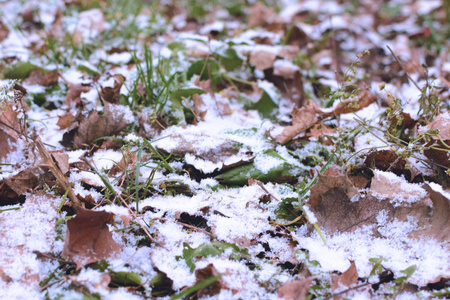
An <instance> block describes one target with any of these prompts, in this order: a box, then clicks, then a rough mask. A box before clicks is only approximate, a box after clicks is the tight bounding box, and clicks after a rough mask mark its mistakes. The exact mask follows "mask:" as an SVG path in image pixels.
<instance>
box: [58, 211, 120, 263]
mask: <svg viewBox="0 0 450 300" xmlns="http://www.w3.org/2000/svg"><path fill="white" fill-rule="evenodd" d="M113 221H114V214H112V213H108V212H105V211H91V210H87V209H84V208H80V209H79V211H78V213H77V215H76V217H75V218H73V219H70V220H69V221H67V233H66V238H65V241H64V249H63V253H62V256H63V257H64V258H71V259H73V261H74V262H75V263H76V264H77V267H78V268H80V267H82V266H85V265H87V264H90V263H93V262H96V261H99V260H101V259H107V258H111V257H113V256H114V255H115V254H116V253H117V252H119V251H120V250H121V248H120V246H119V245H118V244H117V243H116V242H115V241H114V240H113V238H112V235H111V232H110V231H109V229H108V225H107V224H108V223H112V222H113Z"/></svg>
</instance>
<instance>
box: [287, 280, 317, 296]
mask: <svg viewBox="0 0 450 300" xmlns="http://www.w3.org/2000/svg"><path fill="white" fill-rule="evenodd" d="M314 279H316V278H315V277H308V278H305V279H297V280H294V281H292V282H286V283H285V284H283V285H282V286H281V287H280V288H279V289H278V297H280V298H283V299H288V300H304V299H306V295H308V292H309V288H310V286H311V282H312V281H313V280H314Z"/></svg>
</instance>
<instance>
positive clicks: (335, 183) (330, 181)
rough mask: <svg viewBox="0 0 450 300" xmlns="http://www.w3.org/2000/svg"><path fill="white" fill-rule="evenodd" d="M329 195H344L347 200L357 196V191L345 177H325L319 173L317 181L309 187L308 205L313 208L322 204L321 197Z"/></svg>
mask: <svg viewBox="0 0 450 300" xmlns="http://www.w3.org/2000/svg"><path fill="white" fill-rule="evenodd" d="M329 193H333V194H336V195H344V196H345V197H347V198H348V199H349V200H350V199H352V198H353V197H355V196H356V195H358V190H357V189H356V188H355V187H354V186H353V184H352V183H351V181H350V180H348V178H347V176H345V175H340V176H325V175H322V174H320V173H319V179H318V180H317V182H316V184H315V185H314V186H313V187H311V195H310V197H309V201H308V203H309V204H310V205H311V206H312V207H315V206H317V205H319V204H320V203H321V202H322V200H323V199H322V197H324V196H325V197H326V195H328V194H329Z"/></svg>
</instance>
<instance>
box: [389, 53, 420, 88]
mask: <svg viewBox="0 0 450 300" xmlns="http://www.w3.org/2000/svg"><path fill="white" fill-rule="evenodd" d="M386 47H387V48H388V49H389V51H391V54H392V56H394V58H395V60H396V61H397V62H398V63H399V64H400V67H402V69H403V71H405V73H406V76H408V79H409V80H411V82H412V83H414V85H415V86H416V88H417V89H418V90H419V91H420V92H422V89H421V88H420V87H419V85H418V84H417V83H416V82H415V81H414V80H413V79H412V78H411V76H409V73H408V71H406V69H405V67H404V66H403V64H402V62H401V61H400V59H398V57H397V55H395V53H394V51H392V49H391V48H390V47H389V46H388V45H386Z"/></svg>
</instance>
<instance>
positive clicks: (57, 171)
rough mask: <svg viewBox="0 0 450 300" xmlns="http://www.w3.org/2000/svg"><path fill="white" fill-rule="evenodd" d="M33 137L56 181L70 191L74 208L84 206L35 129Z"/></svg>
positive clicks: (64, 189) (62, 187)
mask: <svg viewBox="0 0 450 300" xmlns="http://www.w3.org/2000/svg"><path fill="white" fill-rule="evenodd" d="M31 139H32V140H33V141H34V145H35V146H36V148H37V150H38V152H39V155H40V156H41V157H42V159H43V160H44V162H45V163H46V164H47V166H48V167H49V168H50V171H51V172H52V173H53V175H54V176H55V177H56V181H57V182H58V184H59V187H60V188H61V190H63V191H64V192H65V191H67V190H68V191H69V192H68V194H67V195H68V196H69V199H70V200H71V201H72V204H73V209H74V210H75V211H77V210H78V209H79V208H80V207H83V206H84V205H83V204H82V202H81V201H80V200H79V199H78V198H77V196H76V195H75V193H74V192H73V189H72V187H71V185H70V183H69V181H68V180H67V178H66V177H65V176H64V174H63V173H62V172H61V170H60V169H59V167H58V166H57V165H56V164H55V163H54V162H53V159H52V157H51V156H50V153H48V151H47V149H46V148H45V146H44V144H43V143H42V141H41V138H40V137H39V136H38V135H37V133H36V131H33V133H32V134H31Z"/></svg>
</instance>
